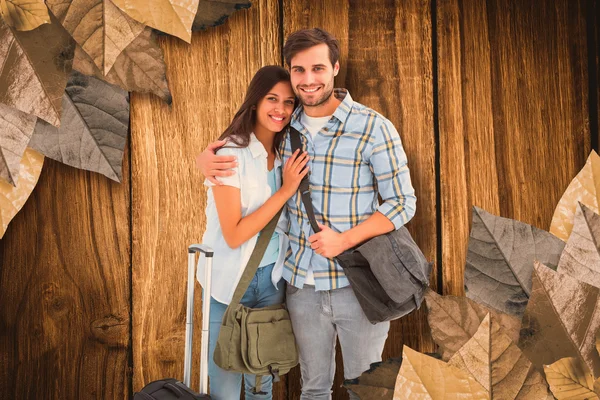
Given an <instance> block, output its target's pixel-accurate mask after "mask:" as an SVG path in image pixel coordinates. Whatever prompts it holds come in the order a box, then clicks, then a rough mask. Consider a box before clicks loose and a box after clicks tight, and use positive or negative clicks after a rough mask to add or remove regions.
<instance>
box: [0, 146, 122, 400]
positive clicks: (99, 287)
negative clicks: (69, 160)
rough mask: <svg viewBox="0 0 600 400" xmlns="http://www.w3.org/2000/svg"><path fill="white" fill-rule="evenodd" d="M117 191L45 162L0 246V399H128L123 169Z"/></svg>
mask: <svg viewBox="0 0 600 400" xmlns="http://www.w3.org/2000/svg"><path fill="white" fill-rule="evenodd" d="M124 160H125V162H124V165H123V182H122V183H121V184H118V183H115V182H113V181H110V180H108V179H106V178H105V177H104V176H101V175H99V174H94V173H90V172H85V171H82V170H77V169H74V168H70V167H67V166H65V165H63V164H60V163H58V162H55V161H53V160H49V159H46V160H45V161H44V168H43V170H42V174H41V176H40V179H39V181H38V184H37V187H36V188H35V191H34V192H33V194H32V195H31V197H30V198H29V200H28V201H27V203H26V204H25V206H24V208H23V209H22V210H21V212H19V213H18V214H17V216H16V218H15V219H14V220H13V222H11V224H10V226H9V228H8V230H7V232H6V234H5V235H4V239H3V240H2V241H1V242H0V262H1V268H0V399H2V400H9V399H15V400H16V399H48V400H64V399H124V398H127V397H128V396H129V391H130V388H129V383H128V382H129V379H128V368H129V367H128V357H129V354H130V346H129V331H130V328H129V315H130V312H131V310H130V307H129V301H130V297H131V293H130V290H129V288H130V270H131V262H130V254H131V247H130V235H131V229H130V214H131V207H130V202H129V187H130V181H129V163H128V155H127V154H126V155H125V158H124Z"/></svg>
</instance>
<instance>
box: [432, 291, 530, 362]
mask: <svg viewBox="0 0 600 400" xmlns="http://www.w3.org/2000/svg"><path fill="white" fill-rule="evenodd" d="M425 301H426V303H427V310H428V314H427V320H428V321H429V327H430V329H431V335H432V336H433V340H434V341H435V342H436V343H437V345H438V346H439V351H440V353H441V354H442V359H443V360H446V361H447V360H449V359H450V357H452V356H453V355H454V353H456V352H457V351H458V349H460V348H461V347H462V346H463V345H464V344H465V343H467V342H468V341H469V339H470V338H471V337H472V336H473V335H474V334H475V332H477V329H478V328H479V325H480V324H481V321H483V319H484V318H485V316H486V315H487V314H488V313H489V314H490V315H491V317H492V321H495V322H498V324H499V325H500V326H502V329H503V332H504V333H506V334H507V335H508V337H510V338H511V339H512V340H514V341H515V342H516V341H517V340H518V339H519V329H520V328H521V321H520V320H519V319H518V318H517V317H515V316H512V315H507V314H503V313H501V312H498V311H495V310H492V309H490V308H487V307H485V306H483V305H481V304H478V303H476V302H474V301H473V300H471V299H468V298H466V297H456V296H440V295H439V294H437V293H435V292H434V291H433V290H431V289H428V290H427V291H426V292H425Z"/></svg>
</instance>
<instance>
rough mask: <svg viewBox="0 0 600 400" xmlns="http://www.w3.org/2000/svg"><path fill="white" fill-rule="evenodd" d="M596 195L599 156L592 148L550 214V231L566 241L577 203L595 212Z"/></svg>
mask: <svg viewBox="0 0 600 400" xmlns="http://www.w3.org/2000/svg"><path fill="white" fill-rule="evenodd" d="M598 195H600V157H598V153H596V152H595V151H594V150H592V152H591V153H590V155H589V157H588V159H587V161H586V163H585V165H584V167H583V168H582V169H581V171H579V173H578V174H577V176H576V177H575V178H574V179H573V180H572V181H571V183H570V184H569V186H568V187H567V190H565V193H564V194H563V195H562V197H561V199H560V201H559V202H558V205H557V206H556V209H555V210H554V215H553V216H552V223H551V224H550V233H552V234H553V235H555V236H556V237H558V238H560V239H561V240H564V241H565V242H566V241H567V239H568V238H569V236H570V235H571V230H572V229H573V221H574V219H575V210H576V207H577V203H578V202H581V203H582V204H585V205H586V206H588V207H589V208H590V209H591V210H592V211H594V212H595V213H597V212H598Z"/></svg>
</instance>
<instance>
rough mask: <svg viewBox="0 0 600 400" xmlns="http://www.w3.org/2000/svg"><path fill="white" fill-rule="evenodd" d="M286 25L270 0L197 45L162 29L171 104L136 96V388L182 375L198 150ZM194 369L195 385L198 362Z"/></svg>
mask: <svg viewBox="0 0 600 400" xmlns="http://www.w3.org/2000/svg"><path fill="white" fill-rule="evenodd" d="M279 32H280V30H279V3H278V1H276V0H268V1H260V2H256V3H255V4H253V6H252V8H250V9H248V10H243V11H239V12H236V13H235V14H234V15H233V16H232V17H231V18H230V19H229V20H228V21H227V22H226V23H225V24H224V25H222V26H219V27H217V28H214V29H210V30H207V31H205V32H195V33H194V34H193V37H192V43H191V45H188V44H185V43H183V42H182V41H181V40H178V39H176V38H172V37H161V38H160V43H159V44H160V46H161V47H162V48H163V51H164V56H165V63H166V65H167V79H168V81H169V87H170V88H171V92H172V94H173V104H172V107H168V106H167V105H165V104H164V103H162V102H161V101H160V100H159V99H157V98H156V97H155V96H150V95H138V94H133V95H132V97H131V134H132V212H133V232H132V234H133V248H132V253H133V272H132V274H133V293H132V294H133V348H132V351H133V365H134V376H133V387H134V390H139V389H140V388H141V387H142V386H144V385H145V384H147V383H148V382H150V381H153V380H155V379H160V378H163V377H166V376H173V377H183V358H184V357H183V354H184V335H185V307H186V304H185V299H186V281H187V274H186V270H187V250H186V248H187V246H188V245H190V244H192V243H200V242H201V240H202V235H203V232H204V229H205V224H206V221H205V205H206V188H205V187H204V185H203V179H202V178H201V176H200V172H199V171H198V170H197V168H196V166H195V161H194V159H195V156H196V155H197V154H199V153H200V152H201V151H202V150H204V148H205V147H206V145H207V144H208V143H210V142H212V141H214V140H215V139H216V138H217V137H218V136H219V135H220V134H221V133H222V132H223V130H224V129H225V128H226V127H227V125H228V124H229V122H230V121H231V118H232V117H233V115H234V114H235V111H236V110H237V108H238V107H239V106H240V105H241V103H242V100H243V97H244V94H245V91H246V88H247V86H248V84H249V82H250V80H251V79H252V77H253V76H254V73H255V72H256V71H257V70H258V69H259V68H260V67H262V66H263V65H268V64H278V63H279V61H280V59H281V53H280V50H279V43H280V39H279ZM199 289H200V287H199V285H197V292H196V293H198V296H196V299H197V301H196V306H195V310H196V313H195V321H196V324H195V326H196V327H200V321H201V312H200V310H201V306H200V295H199V293H200V290H199ZM195 332H196V333H197V335H195V337H194V340H195V344H196V347H195V348H196V349H198V348H199V347H197V346H199V340H200V335H199V333H200V329H196V330H195ZM194 355H195V357H194V360H193V362H194V366H198V365H199V364H198V362H199V358H198V351H195V354H194ZM192 377H193V385H192V386H193V387H195V388H196V389H197V388H198V370H197V368H194V369H193V371H192ZM285 388H286V385H285V381H283V382H281V383H278V384H276V385H275V392H276V397H277V398H279V399H283V398H286V394H285Z"/></svg>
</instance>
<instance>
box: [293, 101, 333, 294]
mask: <svg viewBox="0 0 600 400" xmlns="http://www.w3.org/2000/svg"><path fill="white" fill-rule="evenodd" d="M330 118H331V115H328V116H326V117H309V116H308V115H306V113H304V112H303V113H302V114H300V122H302V125H304V127H305V128H306V130H307V131H308V132H309V133H310V135H311V136H312V138H313V139H314V138H315V136H316V135H317V133H318V132H319V131H320V130H321V128H323V127H324V126H325V125H326V124H327V122H329V119H330ZM304 284H305V285H314V284H315V276H314V274H313V269H312V266H310V265H309V266H308V270H307V271H306V279H305V280H304Z"/></svg>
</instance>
